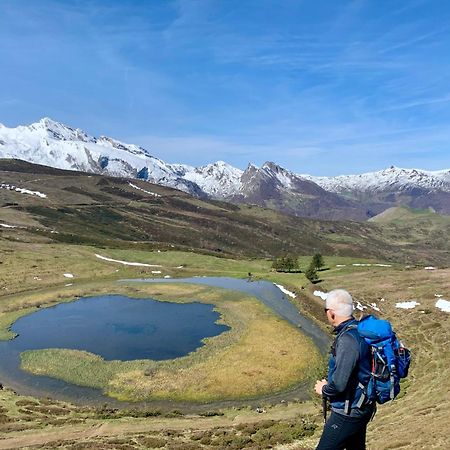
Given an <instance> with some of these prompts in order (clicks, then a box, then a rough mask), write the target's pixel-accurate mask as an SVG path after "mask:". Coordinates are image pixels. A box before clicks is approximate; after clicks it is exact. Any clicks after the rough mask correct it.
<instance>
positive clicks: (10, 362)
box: [0, 295, 229, 400]
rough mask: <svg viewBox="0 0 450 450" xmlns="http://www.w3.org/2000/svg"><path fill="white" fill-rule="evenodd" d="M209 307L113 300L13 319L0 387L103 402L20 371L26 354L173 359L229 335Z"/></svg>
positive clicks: (96, 394) (1, 350)
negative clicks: (58, 351)
mask: <svg viewBox="0 0 450 450" xmlns="http://www.w3.org/2000/svg"><path fill="white" fill-rule="evenodd" d="M213 308H214V306H213V305H209V304H204V303H198V302H193V303H185V304H181V303H170V302H160V301H156V300H151V299H135V298H128V297H123V296H118V295H108V296H101V297H90V298H82V299H79V300H76V301H74V302H70V303H61V304H59V305H56V306H53V307H51V308H44V309H41V310H39V311H37V312H35V313H32V314H30V315H28V316H24V317H22V318H20V319H18V320H17V321H16V322H15V323H14V324H13V326H12V328H11V329H12V331H13V332H14V333H16V334H18V336H17V337H16V338H15V339H13V340H11V341H0V382H3V383H4V384H6V385H8V386H11V387H13V388H14V389H17V390H18V391H19V392H21V393H24V394H25V393H29V394H32V395H41V396H45V395H50V396H52V397H59V398H63V399H67V400H76V399H81V398H84V399H92V400H99V399H101V398H102V397H103V395H102V393H101V391H100V390H97V389H91V388H85V387H81V386H75V385H71V384H69V383H66V382H64V381H61V380H57V379H53V378H50V377H45V376H36V375H32V374H30V373H27V372H25V371H23V370H21V369H20V353H21V352H23V351H25V350H37V349H45V348H68V349H76V350H86V351H88V352H91V353H95V354H97V355H100V356H102V357H103V358H104V359H106V360H116V359H118V360H122V361H129V360H136V359H153V360H164V359H173V358H178V357H180V356H184V355H187V354H188V353H190V352H192V351H194V350H195V349H197V348H198V347H200V346H202V345H203V342H202V339H204V338H206V337H212V336H217V335H219V334H221V333H222V332H224V331H226V330H229V327H228V326H226V325H222V324H218V323H216V322H217V321H218V320H219V319H220V315H219V313H218V312H216V311H214V309H213ZM103 399H104V397H103Z"/></svg>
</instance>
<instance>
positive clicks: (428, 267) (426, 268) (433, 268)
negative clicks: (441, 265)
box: [425, 266, 436, 270]
mask: <svg viewBox="0 0 450 450" xmlns="http://www.w3.org/2000/svg"><path fill="white" fill-rule="evenodd" d="M425 270H436V267H433V266H427V267H425Z"/></svg>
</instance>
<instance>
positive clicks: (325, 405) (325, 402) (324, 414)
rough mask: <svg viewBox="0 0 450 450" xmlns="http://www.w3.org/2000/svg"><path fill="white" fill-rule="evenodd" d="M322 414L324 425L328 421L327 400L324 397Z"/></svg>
mask: <svg viewBox="0 0 450 450" xmlns="http://www.w3.org/2000/svg"><path fill="white" fill-rule="evenodd" d="M322 412H323V423H326V421H327V398H326V397H325V395H322Z"/></svg>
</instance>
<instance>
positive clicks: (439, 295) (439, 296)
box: [434, 294, 443, 298]
mask: <svg viewBox="0 0 450 450" xmlns="http://www.w3.org/2000/svg"><path fill="white" fill-rule="evenodd" d="M434 296H435V297H437V298H441V297H443V295H442V294H434Z"/></svg>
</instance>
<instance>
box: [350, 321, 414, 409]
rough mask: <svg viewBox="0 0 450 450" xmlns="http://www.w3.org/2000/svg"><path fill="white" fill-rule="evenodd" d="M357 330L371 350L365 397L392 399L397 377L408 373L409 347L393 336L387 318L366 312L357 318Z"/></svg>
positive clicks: (397, 391) (370, 398)
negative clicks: (369, 376) (365, 314)
mask: <svg viewBox="0 0 450 450" xmlns="http://www.w3.org/2000/svg"><path fill="white" fill-rule="evenodd" d="M357 330H358V333H359V335H360V336H361V337H362V338H364V340H365V341H366V342H367V343H368V344H369V346H370V349H371V353H372V369H371V378H370V381H369V385H368V386H367V388H366V389H367V391H366V395H367V397H368V399H369V400H372V401H376V402H377V403H380V404H383V403H386V402H387V401H389V400H394V398H395V397H397V395H398V393H399V392H400V378H405V377H406V376H407V375H408V369H409V364H410V362H411V353H410V351H409V350H408V349H407V348H405V347H403V345H402V343H401V342H400V341H399V340H398V339H397V336H396V335H395V333H394V331H393V330H392V326H391V324H390V323H389V322H388V321H387V320H381V319H377V318H376V317H374V316H366V317H363V318H362V319H361V320H360V321H359V323H358V327H357Z"/></svg>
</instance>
